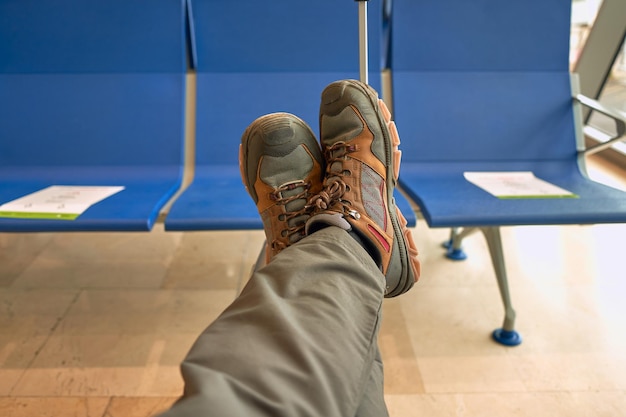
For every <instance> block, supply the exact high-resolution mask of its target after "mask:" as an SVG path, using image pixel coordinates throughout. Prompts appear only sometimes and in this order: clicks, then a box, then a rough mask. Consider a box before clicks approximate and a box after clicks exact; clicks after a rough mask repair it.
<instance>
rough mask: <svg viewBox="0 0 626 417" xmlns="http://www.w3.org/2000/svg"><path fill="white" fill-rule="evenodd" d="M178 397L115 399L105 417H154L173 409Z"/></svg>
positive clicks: (112, 400)
mask: <svg viewBox="0 0 626 417" xmlns="http://www.w3.org/2000/svg"><path fill="white" fill-rule="evenodd" d="M176 400H177V397H155V398H150V397H148V398H141V397H140V398H134V397H130V398H122V397H114V398H112V399H111V403H110V404H109V407H108V408H107V410H106V414H105V415H104V417H152V416H155V415H156V414H158V413H161V412H163V411H165V410H167V409H169V408H170V407H171V405H172V404H173V403H174V402H175V401H176Z"/></svg>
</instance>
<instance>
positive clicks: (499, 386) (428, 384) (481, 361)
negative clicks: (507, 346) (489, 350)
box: [417, 354, 526, 393]
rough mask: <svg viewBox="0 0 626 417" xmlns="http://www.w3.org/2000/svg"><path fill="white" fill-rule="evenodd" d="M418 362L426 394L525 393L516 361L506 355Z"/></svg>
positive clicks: (427, 359)
mask: <svg viewBox="0 0 626 417" xmlns="http://www.w3.org/2000/svg"><path fill="white" fill-rule="evenodd" d="M417 362H418V365H419V368H420V371H421V374H422V380H423V383H424V389H425V391H426V392H427V393H455V392H511V391H513V392H524V391H526V387H525V385H524V381H523V380H522V377H521V376H520V374H519V373H518V371H517V364H516V360H515V359H514V358H511V357H509V356H507V355H486V354H485V355H481V356H469V355H468V356H455V357H451V356H438V357H437V356H432V357H423V358H422V357H420V358H418V360H417Z"/></svg>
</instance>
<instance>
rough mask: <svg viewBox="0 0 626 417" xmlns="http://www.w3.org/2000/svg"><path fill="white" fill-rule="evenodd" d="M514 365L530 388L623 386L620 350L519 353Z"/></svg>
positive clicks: (625, 375) (625, 369) (624, 359)
mask: <svg viewBox="0 0 626 417" xmlns="http://www.w3.org/2000/svg"><path fill="white" fill-rule="evenodd" d="M515 367H516V368H517V371H518V372H519V375H520V377H521V378H522V379H523V381H524V384H525V385H526V387H527V388H528V390H529V391H616V390H622V391H624V390H626V356H625V355H624V352H623V351H622V352H616V353H612V354H611V353H605V352H597V353H577V354H576V353H563V352H558V353H554V354H544V355H528V356H520V357H518V358H517V359H516V360H515Z"/></svg>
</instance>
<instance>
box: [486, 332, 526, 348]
mask: <svg viewBox="0 0 626 417" xmlns="http://www.w3.org/2000/svg"><path fill="white" fill-rule="evenodd" d="M491 337H492V338H493V340H495V341H496V342H498V343H500V344H501V345H504V346H517V345H519V344H520V343H522V336H521V335H520V334H519V333H518V332H516V331H515V330H504V329H496V330H494V331H493V333H492V334H491Z"/></svg>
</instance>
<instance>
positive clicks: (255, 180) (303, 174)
mask: <svg viewBox="0 0 626 417" xmlns="http://www.w3.org/2000/svg"><path fill="white" fill-rule="evenodd" d="M239 168H240V169H241V178H242V180H243V183H244V185H245V186H246V190H247V191H248V193H249V194H250V196H251V197H252V199H253V200H254V202H255V204H256V206H257V209H258V210H259V214H260V215H261V219H262V220H263V228H264V229H265V237H266V251H265V253H266V262H269V261H270V260H271V259H272V258H273V257H274V256H275V255H276V254H278V253H279V252H280V251H281V250H283V249H284V248H286V247H288V246H290V245H292V244H294V243H296V242H297V241H299V240H300V239H302V237H304V234H305V233H304V226H305V223H306V221H307V220H308V219H309V217H310V211H311V209H310V208H309V207H307V206H306V204H307V201H308V199H310V198H311V196H313V195H315V194H316V193H318V192H319V191H320V190H321V188H322V175H323V172H324V159H323V157H322V154H321V150H320V148H319V144H318V142H317V139H316V138H315V134H314V133H313V132H312V131H311V128H310V127H309V126H308V125H307V124H306V123H305V122H304V121H303V120H301V119H300V118H298V117H296V116H294V115H292V114H288V113H273V114H268V115H265V116H262V117H259V118H258V119H256V120H255V121H254V122H253V123H252V124H250V126H248V128H247V129H246V130H245V132H244V133H243V136H242V138H241V146H240V147H239Z"/></svg>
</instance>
